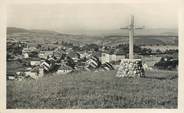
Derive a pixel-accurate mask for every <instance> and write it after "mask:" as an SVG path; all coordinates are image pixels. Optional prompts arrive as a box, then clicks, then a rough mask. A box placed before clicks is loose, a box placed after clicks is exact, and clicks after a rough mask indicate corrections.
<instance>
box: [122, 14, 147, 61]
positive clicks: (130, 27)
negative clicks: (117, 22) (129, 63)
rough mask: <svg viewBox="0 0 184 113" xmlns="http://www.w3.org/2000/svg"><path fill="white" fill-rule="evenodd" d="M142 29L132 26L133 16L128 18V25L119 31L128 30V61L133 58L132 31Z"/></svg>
mask: <svg viewBox="0 0 184 113" xmlns="http://www.w3.org/2000/svg"><path fill="white" fill-rule="evenodd" d="M143 28H144V27H135V25H134V16H133V15H131V16H130V25H129V26H127V27H124V28H120V29H128V30H129V59H133V58H134V53H133V47H134V40H133V37H134V30H135V29H143Z"/></svg>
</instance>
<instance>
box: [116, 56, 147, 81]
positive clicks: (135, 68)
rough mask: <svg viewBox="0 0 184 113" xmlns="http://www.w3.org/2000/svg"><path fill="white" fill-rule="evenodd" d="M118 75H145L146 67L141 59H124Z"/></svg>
mask: <svg viewBox="0 0 184 113" xmlns="http://www.w3.org/2000/svg"><path fill="white" fill-rule="evenodd" d="M116 76H117V77H144V76H145V73H144V69H143V66H142V60H141V59H122V60H121V63H120V66H119V69H118V71H117V74H116Z"/></svg>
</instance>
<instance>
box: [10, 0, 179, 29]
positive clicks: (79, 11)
mask: <svg viewBox="0 0 184 113" xmlns="http://www.w3.org/2000/svg"><path fill="white" fill-rule="evenodd" d="M130 15H134V17H135V25H137V26H145V27H146V28H177V26H178V24H177V23H178V18H177V15H178V14H177V5H176V4H161V3H142V4H132V3H131V4H130V3H129V4H128V3H127V4H125V3H124V4H123V3H122V4H120V3H119V4H116V3H114V4H112V3H111V4H110V3H109V4H107V3H98V4H97V3H96V4H95V3H91V4H90V3H88V4H87V3H86V4H85V3H84V4H82V3H80V4H75V3H74V4H72V3H68V4H67V3H65V4H64V3H63V4H11V5H9V6H8V8H7V25H8V26H9V27H10V26H11V27H21V28H27V29H48V30H56V31H60V32H66V33H72V32H79V33H80V32H85V31H86V32H87V31H88V32H89V31H98V30H99V31H103V30H111V29H119V28H120V27H124V26H127V25H128V24H129V17H130Z"/></svg>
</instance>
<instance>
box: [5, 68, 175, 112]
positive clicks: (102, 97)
mask: <svg viewBox="0 0 184 113" xmlns="http://www.w3.org/2000/svg"><path fill="white" fill-rule="evenodd" d="M115 74H116V72H115V71H110V72H93V73H89V72H82V73H77V74H76V73H73V74H69V75H53V76H47V77H43V78H41V79H39V80H27V81H8V82H7V108H9V109H12V108H22V109H27V108H31V109H41V108H42V109H43V108H45V109H53V108H56V109H70V108H72V109H77V108H92V109H93V108H96V109H97V108H177V97H178V96H177V95H178V88H177V87H178V78H177V72H174V71H170V72H169V71H159V72H151V71H148V72H146V77H145V78H117V77H115Z"/></svg>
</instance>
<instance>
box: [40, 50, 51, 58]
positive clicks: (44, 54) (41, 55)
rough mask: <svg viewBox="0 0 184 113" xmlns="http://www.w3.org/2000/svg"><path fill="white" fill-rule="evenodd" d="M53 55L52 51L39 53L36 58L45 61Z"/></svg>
mask: <svg viewBox="0 0 184 113" xmlns="http://www.w3.org/2000/svg"><path fill="white" fill-rule="evenodd" d="M49 55H53V51H40V52H39V54H38V57H39V58H41V59H47V56H49Z"/></svg>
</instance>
